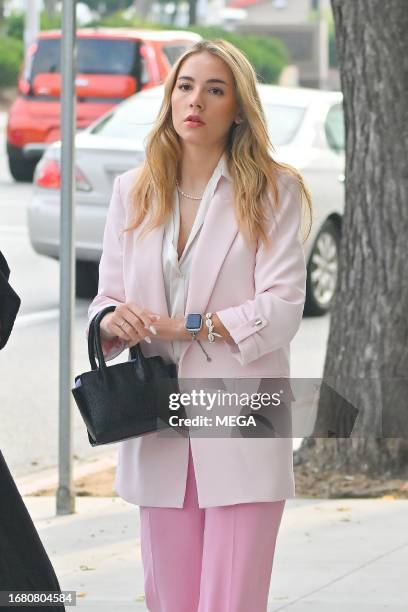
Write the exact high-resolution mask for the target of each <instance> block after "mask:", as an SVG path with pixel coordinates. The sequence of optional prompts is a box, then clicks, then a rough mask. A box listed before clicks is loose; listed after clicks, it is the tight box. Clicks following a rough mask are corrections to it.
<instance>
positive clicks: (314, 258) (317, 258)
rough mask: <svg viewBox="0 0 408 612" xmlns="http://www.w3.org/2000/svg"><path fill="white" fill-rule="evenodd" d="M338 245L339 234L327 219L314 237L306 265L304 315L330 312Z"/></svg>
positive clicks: (336, 268)
mask: <svg viewBox="0 0 408 612" xmlns="http://www.w3.org/2000/svg"><path fill="white" fill-rule="evenodd" d="M339 245H340V232H339V230H338V228H337V226H336V224H335V223H334V222H333V221H331V220H330V219H328V220H327V221H325V223H324V224H323V226H322V228H321V230H320V232H319V233H318V235H317V237H316V240H315V242H314V245H313V248H312V252H311V254H310V258H309V262H308V265H307V279H306V303H305V308H304V312H305V314H306V315H309V316H319V315H324V314H326V312H328V311H329V310H330V306H331V303H332V301H333V296H334V292H335V290H336V284H337V273H338V261H339Z"/></svg>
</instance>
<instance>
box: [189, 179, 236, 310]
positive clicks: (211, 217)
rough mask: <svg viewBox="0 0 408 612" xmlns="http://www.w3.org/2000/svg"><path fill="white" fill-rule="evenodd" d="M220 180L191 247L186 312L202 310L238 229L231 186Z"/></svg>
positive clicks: (206, 304) (208, 299) (224, 180)
mask: <svg viewBox="0 0 408 612" xmlns="http://www.w3.org/2000/svg"><path fill="white" fill-rule="evenodd" d="M221 181H222V182H221ZM221 181H220V183H219V185H218V188H217V189H216V191H215V193H214V196H213V199H212V201H211V202H210V205H209V208H208V211H207V214H206V217H205V219H204V223H203V226H202V228H201V233H200V235H199V237H198V240H197V244H196V247H195V252H194V256H193V261H192V264H191V271H190V280H189V286H188V293H187V301H186V314H187V313H192V312H197V313H204V312H205V311H206V309H207V306H208V302H209V301H210V297H211V293H212V291H213V288H214V285H215V282H216V280H217V277H218V274H219V272H220V269H221V266H222V264H223V261H224V259H225V257H226V255H227V253H228V251H229V249H230V247H231V244H232V243H233V241H234V239H235V237H236V235H237V233H238V226H237V222H236V218H235V211H234V205H233V190H232V187H231V186H230V183H229V182H228V181H227V180H226V179H225V178H224V177H222V179H221Z"/></svg>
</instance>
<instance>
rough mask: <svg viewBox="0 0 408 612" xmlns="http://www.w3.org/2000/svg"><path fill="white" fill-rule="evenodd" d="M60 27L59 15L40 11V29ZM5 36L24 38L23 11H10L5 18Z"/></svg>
mask: <svg viewBox="0 0 408 612" xmlns="http://www.w3.org/2000/svg"><path fill="white" fill-rule="evenodd" d="M60 27H61V16H60V15H55V16H54V17H52V16H50V15H49V14H48V13H46V12H44V11H43V12H42V13H41V15H40V29H41V30H53V29H58V28H60ZM6 36H9V37H10V38H16V39H17V40H21V41H23V40H24V13H17V12H14V13H12V14H11V15H10V16H9V17H8V18H7V19H6Z"/></svg>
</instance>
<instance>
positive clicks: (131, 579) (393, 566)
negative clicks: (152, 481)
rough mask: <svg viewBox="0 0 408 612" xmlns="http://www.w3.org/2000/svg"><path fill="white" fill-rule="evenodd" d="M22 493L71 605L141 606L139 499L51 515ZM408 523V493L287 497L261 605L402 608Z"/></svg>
mask: <svg viewBox="0 0 408 612" xmlns="http://www.w3.org/2000/svg"><path fill="white" fill-rule="evenodd" d="M24 501H25V503H26V505H27V508H28V510H29V512H30V514H31V516H32V518H33V520H34V522H35V524H36V527H37V529H38V531H39V534H40V537H41V539H42V541H43V543H44V546H45V547H46V550H47V552H48V554H49V556H50V558H51V561H52V563H53V565H54V568H55V571H56V573H57V576H58V578H59V580H60V584H61V588H62V589H65V590H75V591H77V609H80V610H82V609H83V610H87V611H89V612H97V611H98V612H104V611H106V612H107V611H108V610H109V611H113V610H115V612H128V611H131V610H133V611H134V612H142V611H143V612H146V610H147V608H146V605H145V603H144V590H143V569H142V562H141V556H140V541H139V511H138V507H137V506H133V505H131V504H128V503H126V502H125V501H123V500H122V499H120V498H117V497H116V498H115V497H112V498H107V497H103V498H101V497H99V498H98V497H77V499H76V513H75V514H74V515H68V516H59V517H56V516H55V498H54V497H30V496H25V497H24ZM407 527H408V500H391V499H361V500H360V499H353V500H344V499H340V500H336V499H330V500H316V499H303V498H295V499H290V500H288V501H287V502H286V508H285V512H284V514H283V518H282V523H281V528H280V531H279V535H278V540H277V545H276V554H275V561H274V569H273V575H272V582H271V589H270V593H269V607H268V612H277V611H278V610H286V609H287V610H290V612H345V611H347V612H357V611H358V612H377V611H379V610H389V611H392V612H399V611H401V612H402V611H403V610H404V611H405V610H407V609H408V574H407V568H408V529H407ZM75 609H76V608H74V607H72V608H71V607H67V611H69V610H75ZM192 612H193V611H192ZM214 612H216V611H214ZM248 612H252V611H251V610H248Z"/></svg>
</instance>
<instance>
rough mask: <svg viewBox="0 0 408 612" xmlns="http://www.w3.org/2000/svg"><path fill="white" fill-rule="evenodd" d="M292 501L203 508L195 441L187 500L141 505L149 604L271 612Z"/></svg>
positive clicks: (160, 610) (163, 609) (171, 609)
mask: <svg viewBox="0 0 408 612" xmlns="http://www.w3.org/2000/svg"><path fill="white" fill-rule="evenodd" d="M285 501H286V500H284V499H283V500H279V501H274V502H256V503H245V504H234V505H229V506H217V507H212V508H199V507H198V498H197V488H196V480H195V475H194V466H193V461H192V455H191V447H190V454H189V464H188V476H187V485H186V494H185V499H184V505H183V508H154V507H149V506H140V530H141V534H140V535H141V553H142V562H143V568H144V585H145V594H146V603H147V607H148V609H149V610H150V612H266V611H267V602H268V593H269V585H270V580H271V574H272V564H273V557H274V552H275V542H276V537H277V534H278V530H279V525H280V522H281V518H282V513H283V509H284V506H285Z"/></svg>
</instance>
